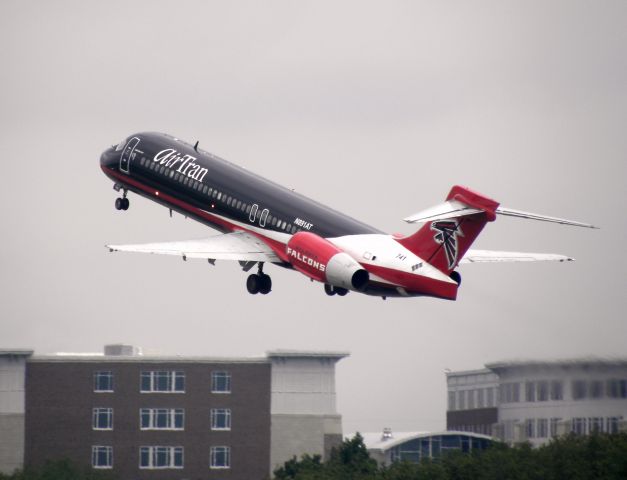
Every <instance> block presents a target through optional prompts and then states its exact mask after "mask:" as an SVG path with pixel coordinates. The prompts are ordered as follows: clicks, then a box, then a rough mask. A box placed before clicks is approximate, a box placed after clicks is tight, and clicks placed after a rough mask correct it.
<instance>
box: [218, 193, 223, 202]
mask: <svg viewBox="0 0 627 480" xmlns="http://www.w3.org/2000/svg"><path fill="white" fill-rule="evenodd" d="M221 198H222V192H218V200H220V199H221Z"/></svg>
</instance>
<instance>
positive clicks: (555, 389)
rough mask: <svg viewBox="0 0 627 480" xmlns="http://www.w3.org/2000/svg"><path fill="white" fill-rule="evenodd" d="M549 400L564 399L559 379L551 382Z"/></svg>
mask: <svg viewBox="0 0 627 480" xmlns="http://www.w3.org/2000/svg"><path fill="white" fill-rule="evenodd" d="M551 400H564V388H563V386H562V382H561V381H559V380H553V381H552V382H551Z"/></svg>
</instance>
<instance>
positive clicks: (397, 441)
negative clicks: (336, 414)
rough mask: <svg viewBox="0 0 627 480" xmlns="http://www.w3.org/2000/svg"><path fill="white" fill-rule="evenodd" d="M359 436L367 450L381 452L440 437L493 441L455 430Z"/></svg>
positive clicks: (371, 433)
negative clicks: (421, 439)
mask: <svg viewBox="0 0 627 480" xmlns="http://www.w3.org/2000/svg"><path fill="white" fill-rule="evenodd" d="M360 435H361V436H362V437H363V438H364V444H365V445H366V448H367V449H368V450H379V451H381V452H385V451H387V450H390V449H391V448H394V447H396V446H398V445H401V444H403V443H405V442H409V441H410V440H416V439H417V438H428V437H434V436H440V435H464V436H467V437H472V438H482V439H485V440H493V438H492V437H490V436H488V435H481V434H479V433H472V432H459V431H456V430H445V431H442V432H392V434H391V435H392V436H391V437H388V438H384V437H383V435H382V433H381V432H368V433H360ZM354 436H355V434H352V435H348V438H353V437H354Z"/></svg>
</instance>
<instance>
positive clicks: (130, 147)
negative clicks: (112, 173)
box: [120, 137, 139, 173]
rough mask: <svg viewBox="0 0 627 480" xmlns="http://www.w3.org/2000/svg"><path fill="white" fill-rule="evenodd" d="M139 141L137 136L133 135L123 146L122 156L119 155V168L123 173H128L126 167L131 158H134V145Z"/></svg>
mask: <svg viewBox="0 0 627 480" xmlns="http://www.w3.org/2000/svg"><path fill="white" fill-rule="evenodd" d="M138 143H139V138H137V137H133V138H131V139H130V140H129V141H128V143H127V144H126V147H124V151H123V152H122V156H121V157H120V170H121V171H123V172H124V173H128V167H129V165H130V163H131V160H133V159H134V158H135V147H136V146H137V144H138Z"/></svg>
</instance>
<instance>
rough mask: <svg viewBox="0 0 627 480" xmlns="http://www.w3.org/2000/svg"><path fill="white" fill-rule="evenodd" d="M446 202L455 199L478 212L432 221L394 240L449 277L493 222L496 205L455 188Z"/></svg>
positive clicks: (470, 192)
mask: <svg viewBox="0 0 627 480" xmlns="http://www.w3.org/2000/svg"><path fill="white" fill-rule="evenodd" d="M446 200H447V201H449V200H455V201H457V202H460V203H463V204H464V205H467V206H468V207H470V208H473V209H477V210H482V211H481V212H480V213H472V214H470V215H463V216H459V217H457V218H450V219H439V220H434V221H432V222H429V223H426V224H425V225H424V226H423V227H422V228H421V229H420V230H418V231H417V232H416V233H414V234H413V235H410V236H408V237H404V238H401V239H399V240H397V241H398V242H399V243H400V244H401V245H403V246H404V247H406V248H407V249H408V250H410V251H411V252H413V253H415V254H416V255H418V256H419V257H420V258H422V259H423V260H425V261H427V262H429V263H430V264H431V265H433V266H434V267H436V268H437V269H438V270H441V271H442V272H444V273H446V274H449V273H451V272H452V271H453V270H454V269H455V267H457V264H458V263H459V261H460V260H461V259H462V258H463V256H464V254H465V253H466V251H467V250H468V249H469V248H470V245H472V243H473V242H474V241H475V238H477V236H478V235H479V233H481V230H483V227H484V226H485V224H486V223H487V222H492V221H494V219H495V218H496V214H495V210H496V208H497V207H498V206H499V204H498V202H495V201H494V200H492V199H490V198H488V197H485V196H483V195H481V194H480V193H476V192H473V191H472V190H470V189H468V188H466V187H460V186H458V185H456V186H454V187H453V188H452V189H451V191H450V193H449V194H448V197H446Z"/></svg>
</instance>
